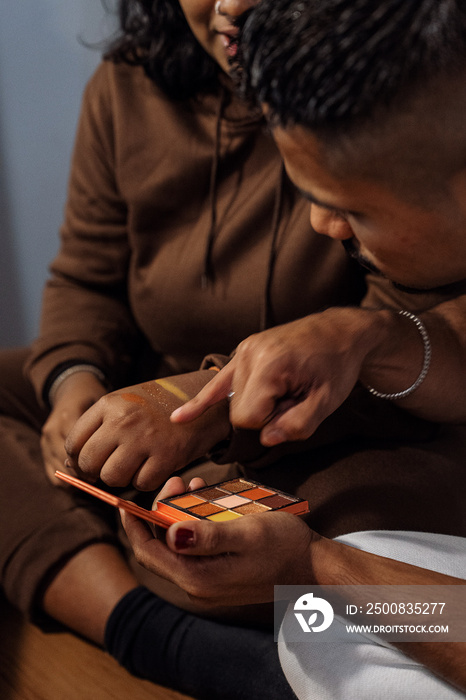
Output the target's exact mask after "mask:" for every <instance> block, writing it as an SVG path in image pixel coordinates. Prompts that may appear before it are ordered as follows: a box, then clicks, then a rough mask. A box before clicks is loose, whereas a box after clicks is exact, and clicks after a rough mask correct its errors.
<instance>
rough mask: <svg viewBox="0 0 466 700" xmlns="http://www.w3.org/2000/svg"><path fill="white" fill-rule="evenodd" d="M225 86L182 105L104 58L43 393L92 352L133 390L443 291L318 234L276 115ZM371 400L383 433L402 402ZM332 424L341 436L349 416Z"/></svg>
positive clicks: (59, 276)
mask: <svg viewBox="0 0 466 700" xmlns="http://www.w3.org/2000/svg"><path fill="white" fill-rule="evenodd" d="M224 82H225V84H224V85H223V87H222V89H221V91H220V93H219V95H211V96H206V97H202V98H199V99H198V100H191V101H188V102H179V103H176V102H173V101H171V100H169V99H168V98H167V97H166V96H165V95H164V94H163V93H162V92H161V91H160V90H159V89H158V88H157V87H156V86H155V85H154V84H153V83H152V82H151V81H150V80H149V79H148V78H147V77H146V76H145V74H144V72H143V70H142V69H140V68H135V67H130V66H127V65H124V64H119V65H115V64H113V63H110V62H104V63H103V64H102V65H101V66H100V67H99V68H98V70H97V72H96V73H95V75H94V77H93V78H92V79H91V81H90V82H89V85H88V87H87V89H86V92H85V95H84V100H83V106H82V113H81V118H80V123H79V128H78V132H77V139H76V144H75V150H74V157H73V162H72V169H71V177H70V184H69V193H68V202H67V206H66V212H65V220H64V224H63V227H62V230H61V248H60V251H59V253H58V255H57V257H56V259H55V261H54V262H53V264H52V266H51V272H52V275H51V278H50V280H49V281H48V283H47V286H46V289H45V297H44V305H43V315H42V324H41V331H40V337H39V339H38V340H37V341H36V343H35V345H34V349H33V354H32V357H31V359H30V362H29V364H28V373H29V376H30V378H31V380H32V382H33V384H34V386H35V389H36V392H37V395H38V397H39V398H40V399H41V400H44V397H46V395H47V390H48V387H49V386H50V383H51V381H52V380H53V378H54V377H55V376H57V374H58V373H59V372H60V371H61V370H62V369H63V368H64V367H66V366H67V365H70V364H73V363H76V362H89V363H92V364H94V365H96V366H97V367H99V368H101V369H102V370H103V372H104V373H105V374H106V376H107V377H108V379H109V382H110V384H111V385H112V386H115V387H117V386H119V385H122V384H123V385H124V384H125V383H132V382H134V381H136V380H138V379H140V380H141V379H143V378H153V377H155V376H161V375H163V374H165V375H166V374H176V373H182V372H188V371H192V370H195V369H198V368H199V366H200V364H201V362H202V360H203V358H204V357H205V356H206V355H208V354H209V353H217V354H221V355H227V356H228V355H229V354H230V353H231V352H232V351H233V350H234V348H235V347H236V345H237V344H238V343H239V342H240V341H241V340H242V339H244V338H245V337H247V336H248V335H250V334H251V333H254V332H257V331H259V330H261V329H263V328H264V327H265V326H266V325H275V324H278V323H284V322H286V321H290V320H293V319H295V318H298V317H301V316H304V315H307V314H310V313H313V312H315V311H319V310H322V309H324V308H326V307H328V306H334V305H340V306H341V305H359V304H361V303H365V304H369V305H372V306H374V305H375V306H393V307H395V308H411V309H413V308H416V309H422V308H426V307H428V306H431V305H432V304H433V303H435V302H436V301H437V300H436V299H434V298H433V297H431V296H426V297H424V296H422V295H419V296H416V297H407V298H406V297H404V296H403V295H402V294H401V293H399V292H396V291H395V290H393V288H392V287H391V286H390V284H389V283H387V282H385V281H382V280H377V279H372V278H371V277H370V276H369V277H367V278H366V276H365V274H364V273H363V272H362V270H361V269H360V268H359V267H358V266H357V264H356V263H354V262H353V261H351V260H349V259H348V257H347V256H346V254H345V252H344V251H343V248H342V246H341V244H340V243H338V242H335V241H332V240H330V239H328V238H327V237H324V236H320V235H317V234H316V233H315V232H314V231H313V230H312V229H311V227H310V223H309V203H308V202H306V201H305V200H304V199H303V198H302V197H301V196H300V195H299V194H298V193H297V192H296V190H295V189H294V187H293V185H292V184H291V183H290V181H289V180H288V179H287V177H286V175H285V174H284V171H283V167H282V163H281V160H280V156H279V153H278V151H277V149H276V147H275V145H274V143H273V140H272V138H271V136H270V134H269V133H268V131H267V128H266V125H265V123H264V121H263V119H262V117H261V115H259V114H257V113H253V112H252V111H251V110H250V109H249V108H248V107H246V106H245V105H244V104H243V103H241V101H239V100H238V99H237V98H236V97H234V96H233V94H232V92H231V90H230V89H229V84H228V81H224ZM368 283H369V287H370V291H369V293H367V294H366V290H367V284H368ZM365 295H366V296H365ZM142 355H143V356H144V358H145V359H144V363H143V366H144V372H142V371H140V369H141V366H142V365H141V362H142V360H141V356H142ZM364 393H365V394H367V392H364ZM349 401H350V402H351V397H350V399H349ZM363 403H364V405H366V403H367V406H369V409H368V412H367V415H366V416H365V418H364V420H363V419H362V418H361V416H360V415H359V414H358V425H359V430H362V432H363V433H364V432H365V431H367V432H368V434H371V433H372V430H373V429H375V431H376V433H379V432H380V426H381V422H380V411H382V413H383V412H384V411H386V412H387V414H392V413H393V412H394V411H395V412H396V411H397V410H398V409H395V408H394V407H392V406H388V405H387V407H386V408H383V409H380V408H378V409H377V410H376V411H372V410H371V408H370V406H371V405H372V404H373V400H372V399H371V398H370V397H369V396H368V395H365V396H364V401H363ZM379 404H380V402H378V404H377V406H379ZM358 410H359V409H358ZM364 410H365V409H364ZM344 423H345V425H347V418H346V419H345V421H344ZM332 425H333V427H332V431H331V433H332V436H333V438H332V439H335V440H337V441H338V439H341V437H342V436H344V434H345V432H346V427H345V425H343V422H341V423H340V425H341V434H340V432H339V430H340V428H339V427H338V420H337V422H336V424H332ZM377 426H379V427H377ZM386 427H387V426H385V428H384V429H386Z"/></svg>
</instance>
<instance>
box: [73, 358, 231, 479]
mask: <svg viewBox="0 0 466 700" xmlns="http://www.w3.org/2000/svg"><path fill="white" fill-rule="evenodd" d="M213 375H214V373H213V372H212V371H210V370H206V371H202V372H193V373H190V374H185V375H177V376H175V377H169V378H164V379H160V380H155V381H151V382H145V383H144V384H138V385H135V386H131V387H127V388H125V389H120V390H118V391H114V392H112V393H110V394H107V395H106V396H104V397H103V398H102V399H101V400H100V401H98V402H97V403H96V404H95V405H94V406H93V407H92V408H91V409H90V410H89V411H87V413H85V414H84V415H83V416H82V418H80V419H79V420H78V422H77V423H76V425H75V426H74V427H73V429H72V430H71V432H70V434H69V435H68V438H67V440H66V451H67V454H68V461H67V464H68V466H69V467H71V468H72V469H73V470H74V471H75V472H76V473H77V474H78V475H79V476H81V477H82V478H84V479H87V480H89V481H95V480H96V479H97V478H98V477H99V476H100V478H101V479H102V481H104V482H105V483H107V484H108V485H109V486H126V485H127V484H129V483H131V482H132V483H133V485H134V486H135V487H136V488H137V489H139V490H141V491H151V490H153V489H156V488H157V487H158V486H159V485H160V484H161V483H162V482H163V481H164V480H165V479H166V478H167V477H168V476H170V474H171V473H172V472H173V471H175V470H177V469H179V468H181V467H184V466H185V465H186V464H189V462H191V461H192V460H194V459H196V458H198V457H202V456H203V455H204V454H206V452H208V451H209V449H211V448H212V447H213V446H214V445H215V444H216V443H217V442H219V441H220V440H223V439H224V438H225V437H227V435H228V433H229V430H230V425H229V421H228V407H227V405H226V402H224V403H223V404H219V405H218V406H216V407H215V408H213V409H212V410H210V411H208V412H207V413H206V414H205V415H203V416H202V418H200V419H199V420H197V421H194V422H193V423H192V424H190V425H175V424H172V423H171V422H170V419H169V417H170V413H171V412H172V411H173V409H174V408H175V407H177V406H179V405H180V403H182V402H183V401H186V400H187V399H188V398H189V397H190V396H193V395H194V394H195V393H196V392H197V391H198V390H199V389H200V388H201V387H202V386H204V385H205V383H206V382H208V381H210V379H212V377H213Z"/></svg>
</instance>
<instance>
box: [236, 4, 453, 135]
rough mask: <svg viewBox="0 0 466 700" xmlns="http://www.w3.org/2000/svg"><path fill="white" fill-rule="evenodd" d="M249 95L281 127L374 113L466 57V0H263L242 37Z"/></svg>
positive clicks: (347, 120)
mask: <svg viewBox="0 0 466 700" xmlns="http://www.w3.org/2000/svg"><path fill="white" fill-rule="evenodd" d="M239 56H240V61H241V81H242V90H243V94H245V95H250V94H251V93H252V94H255V95H256V98H257V99H258V101H259V102H260V103H266V104H267V106H268V110H269V114H270V116H271V118H272V120H275V123H277V124H280V125H281V126H287V125H292V124H300V125H302V126H307V127H308V128H311V129H318V128H319V127H325V128H328V127H331V126H332V124H335V125H337V124H338V125H340V126H341V125H344V126H345V127H347V126H350V125H351V124H355V123H356V122H357V121H358V120H359V121H364V120H365V119H368V118H369V119H370V116H371V114H372V113H373V111H374V107H375V106H377V107H381V108H382V109H385V108H387V107H388V106H389V105H392V104H394V102H396V101H397V100H398V98H399V97H400V98H402V97H403V96H404V95H407V94H409V93H410V91H411V90H413V89H415V88H416V86H418V85H420V84H421V83H423V82H425V81H429V80H430V78H431V77H432V76H434V77H435V76H437V77H442V76H444V77H448V76H450V75H452V74H454V73H455V72H458V71H460V70H463V71H464V66H465V63H466V3H465V0H325V2H322V0H261V2H260V3H259V4H258V6H257V7H256V8H255V9H254V11H253V12H252V14H251V15H250V17H249V18H248V21H247V22H246V25H245V27H244V30H243V33H242V37H241V42H240V54H239Z"/></svg>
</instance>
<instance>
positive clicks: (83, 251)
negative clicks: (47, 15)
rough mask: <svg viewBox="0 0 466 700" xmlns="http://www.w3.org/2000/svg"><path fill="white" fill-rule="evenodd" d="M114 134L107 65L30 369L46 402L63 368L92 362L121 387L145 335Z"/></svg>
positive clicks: (99, 76)
mask: <svg viewBox="0 0 466 700" xmlns="http://www.w3.org/2000/svg"><path fill="white" fill-rule="evenodd" d="M113 134H114V125H113V122H112V113H111V76H110V73H109V71H108V68H107V65H106V64H102V65H101V66H100V68H99V69H98V70H97V72H96V74H95V75H94V76H93V78H92V79H91V80H90V82H89V84H88V86H87V88H86V91H85V94H84V98H83V104H82V110H81V115H80V121H79V125H78V130H77V136H76V142H75V148H74V154H73V158H72V166H71V175H70V182H69V189H68V199H67V204H66V210H65V218H64V223H63V226H62V228H61V247H60V250H59V253H58V255H57V257H56V258H55V260H54V261H53V263H52V265H51V276H50V279H49V280H48V282H47V284H46V287H45V292H44V298H43V307H42V316H41V326H40V334H39V338H38V339H37V341H36V342H35V343H34V345H33V350H32V355H31V357H30V360H29V362H28V365H27V367H26V372H27V374H28V376H29V377H30V379H31V380H32V382H33V385H34V387H35V390H36V393H37V395H38V397H39V399H42V398H43V395H44V389H45V388H46V385H47V383H48V381H49V378H50V377H51V376H52V375H54V374H56V371H57V369H59V368H63V367H66V366H68V365H70V364H73V363H75V362H88V363H91V364H93V365H95V366H97V367H99V368H100V369H101V370H102V371H103V372H104V373H105V375H106V376H107V378H108V380H109V382H110V383H114V382H118V377H119V376H121V375H122V374H123V375H124V371H125V367H127V366H128V364H129V362H130V356H131V349H132V346H133V343H134V342H135V339H136V335H137V332H136V328H135V325H134V322H133V319H132V315H131V313H130V310H129V307H128V300H127V269H128V260H129V245H128V238H127V228H126V218H127V212H126V207H125V204H124V202H123V200H122V198H121V197H120V195H119V192H118V183H117V181H116V175H115V152H114V138H113Z"/></svg>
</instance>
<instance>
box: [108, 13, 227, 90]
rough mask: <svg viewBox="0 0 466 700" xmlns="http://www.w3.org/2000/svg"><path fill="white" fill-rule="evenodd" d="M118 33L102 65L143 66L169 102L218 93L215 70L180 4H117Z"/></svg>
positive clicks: (216, 72)
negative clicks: (107, 63)
mask: <svg viewBox="0 0 466 700" xmlns="http://www.w3.org/2000/svg"><path fill="white" fill-rule="evenodd" d="M118 15H119V23H120V31H119V32H118V35H117V37H116V38H115V39H113V41H112V42H111V43H110V45H109V47H108V48H107V51H106V52H105V54H104V58H105V59H106V60H111V61H114V62H116V63H117V62H124V63H128V64H130V65H137V66H143V68H144V70H145V72H146V74H147V75H148V77H149V78H150V79H151V80H153V81H154V82H155V83H157V85H159V87H161V88H162V89H163V90H164V91H165V92H166V93H167V94H168V95H169V97H171V98H172V99H187V98H190V97H195V96H196V95H198V94H201V93H206V92H215V90H216V89H217V87H218V75H219V67H218V66H217V64H216V63H215V61H214V60H213V59H212V58H211V57H210V56H209V55H208V54H207V53H206V52H205V51H204V49H203V48H202V46H201V45H200V44H199V43H198V41H197V40H196V38H195V37H194V36H193V33H192V31H191V29H190V27H189V25H188V23H187V21H186V19H185V16H184V14H183V11H182V10H181V7H180V5H179V3H178V0H119V2H118Z"/></svg>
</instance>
